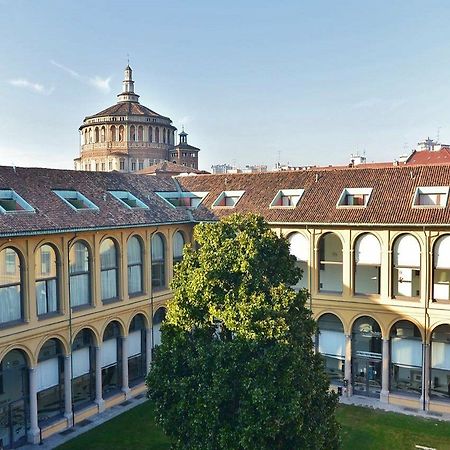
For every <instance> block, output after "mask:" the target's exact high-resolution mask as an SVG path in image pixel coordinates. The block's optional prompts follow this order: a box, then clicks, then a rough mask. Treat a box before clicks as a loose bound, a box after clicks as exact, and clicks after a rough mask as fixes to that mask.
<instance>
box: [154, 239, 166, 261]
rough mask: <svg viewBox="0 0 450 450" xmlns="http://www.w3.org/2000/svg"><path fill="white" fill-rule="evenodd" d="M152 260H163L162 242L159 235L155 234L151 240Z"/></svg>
mask: <svg viewBox="0 0 450 450" xmlns="http://www.w3.org/2000/svg"><path fill="white" fill-rule="evenodd" d="M152 260H153V261H161V260H164V241H163V239H162V237H161V236H160V235H159V234H155V235H154V236H153V238H152Z"/></svg>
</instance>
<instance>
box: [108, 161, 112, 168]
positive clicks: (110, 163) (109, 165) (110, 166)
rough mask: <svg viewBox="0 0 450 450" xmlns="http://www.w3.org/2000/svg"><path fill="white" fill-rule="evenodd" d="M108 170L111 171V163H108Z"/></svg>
mask: <svg viewBox="0 0 450 450" xmlns="http://www.w3.org/2000/svg"><path fill="white" fill-rule="evenodd" d="M108 170H112V161H109V163H108Z"/></svg>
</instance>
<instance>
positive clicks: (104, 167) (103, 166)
mask: <svg viewBox="0 0 450 450" xmlns="http://www.w3.org/2000/svg"><path fill="white" fill-rule="evenodd" d="M105 169H106V166H105V163H102V172H104V171H105Z"/></svg>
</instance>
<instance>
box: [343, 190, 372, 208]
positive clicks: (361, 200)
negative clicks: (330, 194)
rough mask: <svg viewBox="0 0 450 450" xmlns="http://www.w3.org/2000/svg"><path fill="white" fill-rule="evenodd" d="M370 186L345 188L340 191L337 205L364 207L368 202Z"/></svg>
mask: <svg viewBox="0 0 450 450" xmlns="http://www.w3.org/2000/svg"><path fill="white" fill-rule="evenodd" d="M371 194H372V188H346V189H344V190H343V191H342V194H341V196H340V198H339V201H338V203H337V205H336V206H338V207H355V206H357V207H365V206H367V204H368V203H369V199H370V196H371Z"/></svg>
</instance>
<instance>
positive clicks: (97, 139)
mask: <svg viewBox="0 0 450 450" xmlns="http://www.w3.org/2000/svg"><path fill="white" fill-rule="evenodd" d="M99 140H100V139H99V131H98V127H95V142H99Z"/></svg>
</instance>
